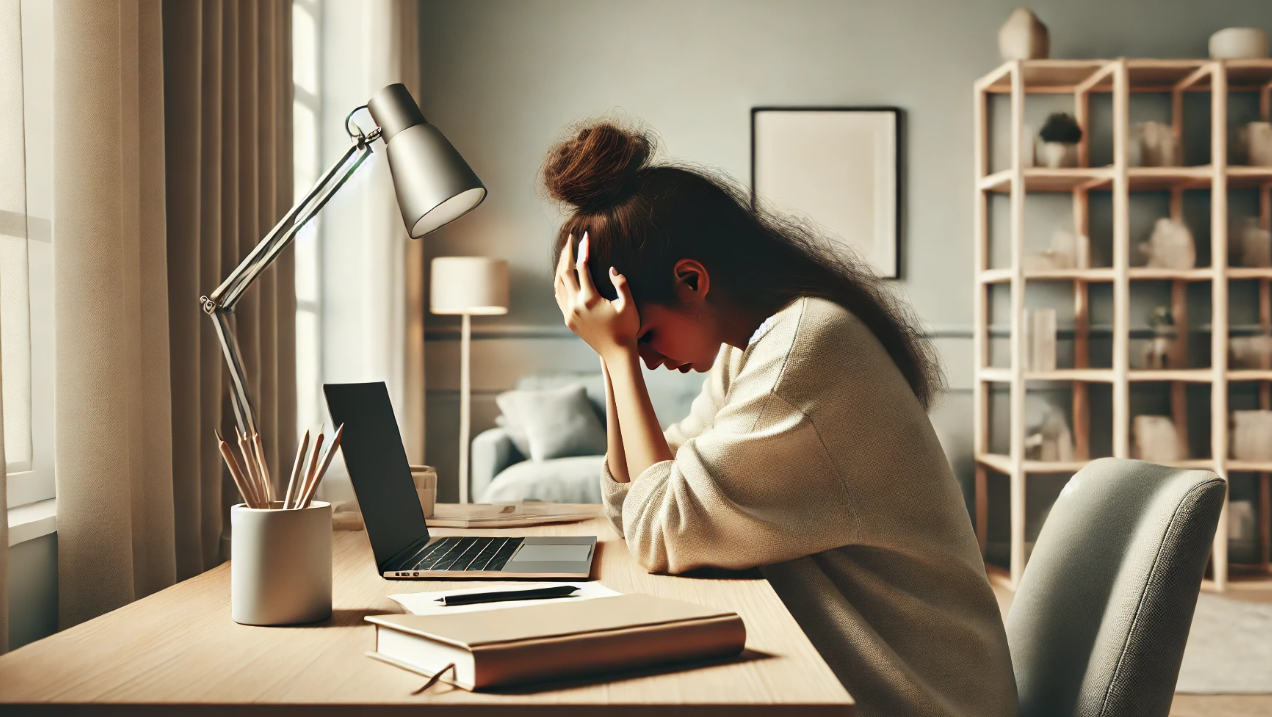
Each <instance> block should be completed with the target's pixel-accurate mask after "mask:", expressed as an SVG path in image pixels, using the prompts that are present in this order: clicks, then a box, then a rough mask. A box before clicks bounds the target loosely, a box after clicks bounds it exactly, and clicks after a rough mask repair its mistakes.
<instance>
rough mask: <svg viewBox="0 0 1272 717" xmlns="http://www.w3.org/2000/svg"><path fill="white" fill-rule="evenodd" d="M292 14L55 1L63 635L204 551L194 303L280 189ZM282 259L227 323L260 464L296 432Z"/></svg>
mask: <svg viewBox="0 0 1272 717" xmlns="http://www.w3.org/2000/svg"><path fill="white" fill-rule="evenodd" d="M290 8H291V5H290V2H287V1H286V0H263V1H261V2H254V1H252V0H228V1H227V2H224V3H221V2H211V1H209V2H202V3H200V2H193V1H179V0H174V1H171V2H161V0H61V1H60V2H58V3H57V5H56V6H55V10H54V35H55V50H54V53H55V54H54V77H55V82H54V84H55V90H54V113H53V116H54V125H55V127H54V129H55V136H56V137H57V142H56V144H55V148H54V171H55V177H56V180H55V187H54V240H53V246H54V249H53V272H54V282H55V286H54V306H55V315H56V329H55V341H56V345H57V367H56V377H57V387H58V390H57V399H56V403H55V412H56V427H55V430H56V433H57V448H56V464H57V493H58V583H59V584H58V592H59V603H60V606H59V611H60V622H61V626H62V627H63V628H65V627H68V626H70V625H73V624H76V623H78V622H81V621H83V620H86V619H89V618H91V617H94V616H96V615H99V614H101V613H103V612H106V611H108V610H111V609H113V608H115V607H118V606H120V605H123V604H125V603H127V602H130V601H131V600H134V599H136V598H138V597H141V596H144V595H146V594H149V593H151V592H154V591H156V590H159V589H161V588H163V587H165V586H167V585H170V584H172V582H173V581H174V580H176V579H178V578H184V577H188V576H190V575H194V574H197V573H199V572H201V571H202V570H205V569H207V568H208V567H211V566H212V565H215V564H216V563H217V562H219V561H220V560H221V557H222V550H221V548H220V536H221V533H222V528H223V526H224V523H225V520H224V518H225V515H226V506H227V505H228V504H229V503H231V502H233V501H234V494H233V489H232V488H228V489H227V486H226V481H225V479H224V477H223V475H222V470H221V468H220V464H219V462H218V459H217V454H216V449H215V445H214V437H213V435H212V430H213V429H214V428H216V427H218V426H219V427H228V425H229V419H230V416H231V415H232V412H231V411H230V410H229V409H228V404H227V402H226V398H225V394H224V390H223V388H222V386H221V375H222V371H223V368H222V359H221V357H220V355H219V350H218V349H217V348H216V339H215V336H214V335H213V333H212V331H211V327H210V325H209V321H208V319H207V318H206V317H204V316H203V314H202V311H201V310H200V308H199V304H198V298H199V296H200V295H201V294H204V293H207V292H209V291H211V290H212V289H213V288H215V287H216V285H217V284H219V283H220V281H221V279H222V278H223V276H224V274H225V273H227V272H228V271H229V270H230V269H231V268H232V267H233V266H235V265H236V264H237V262H238V261H239V260H240V259H241V258H242V257H243V256H245V255H246V254H247V252H248V251H249V250H250V249H251V248H252V247H253V246H254V245H255V244H256V242H257V241H258V240H259V239H260V237H261V235H262V234H264V233H265V232H266V231H267V230H268V229H269V227H271V226H272V225H273V223H274V221H275V220H276V219H277V217H279V216H281V215H282V213H283V212H284V211H285V210H286V208H287V207H289V206H290V204H291V191H292V189H291V181H290V179H291V145H290V141H291V117H290V99H291V92H290V86H291V85H290V83H291V72H290V63H289V58H290V47H291V32H290ZM169 195H170V196H169ZM284 256H285V257H286V258H284V259H282V260H280V261H279V262H277V263H276V265H275V268H274V269H272V270H271V272H270V274H269V275H267V276H265V277H263V278H262V280H261V281H259V282H258V283H257V284H256V285H255V286H253V287H252V289H251V290H250V291H249V293H248V294H247V298H246V299H245V300H244V301H243V302H242V303H241V304H240V305H239V309H238V313H237V317H236V321H237V327H236V329H237V334H238V337H239V341H240V345H241V348H242V349H243V353H244V359H245V362H246V364H247V370H248V374H249V377H250V379H251V381H252V384H253V385H252V392H253V395H254V396H255V398H256V402H257V410H258V413H259V414H260V423H261V426H262V432H263V437H264V440H265V442H266V445H267V453H268V454H269V460H270V463H271V467H272V468H273V473H274V475H276V476H277V475H279V474H280V471H279V470H278V466H279V465H281V463H283V462H285V460H289V459H290V456H291V455H292V452H293V451H294V448H295V440H296V436H295V424H296V419H295V368H294V366H295V356H294V348H293V347H294V345H295V341H294V317H295V298H294V296H295V294H294V290H293V285H292V279H293V267H292V265H291V262H290V254H289V253H287V254H285V255H284ZM280 456H285V457H286V459H280Z"/></svg>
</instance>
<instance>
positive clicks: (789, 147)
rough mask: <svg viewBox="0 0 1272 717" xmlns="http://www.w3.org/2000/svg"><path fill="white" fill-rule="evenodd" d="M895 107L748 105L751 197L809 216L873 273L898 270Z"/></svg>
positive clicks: (783, 210) (779, 209)
mask: <svg viewBox="0 0 1272 717" xmlns="http://www.w3.org/2000/svg"><path fill="white" fill-rule="evenodd" d="M900 142H901V110H900V109H897V108H895V107H756V108H754V109H752V110H751V201H752V203H753V204H754V203H755V202H757V201H758V202H760V203H761V204H763V205H764V206H766V207H768V208H769V209H771V210H773V211H776V212H781V213H790V214H794V215H797V216H801V217H803V218H806V219H810V220H812V221H813V222H814V223H815V224H817V225H818V226H820V227H821V228H822V229H824V230H825V231H826V233H827V234H828V236H829V237H830V238H832V239H834V240H837V241H841V242H843V243H844V244H845V245H847V246H848V247H850V248H851V249H852V250H853V251H854V252H855V253H856V254H857V256H859V257H861V258H863V259H865V260H866V261H867V262H868V263H869V264H870V265H871V266H873V267H874V269H875V272H876V273H877V274H878V275H879V276H883V277H888V278H897V277H898V276H899V275H900V271H899V270H900V244H901V241H900V233H901V149H900Z"/></svg>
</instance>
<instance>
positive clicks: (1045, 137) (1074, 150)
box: [1038, 112, 1082, 169]
mask: <svg viewBox="0 0 1272 717" xmlns="http://www.w3.org/2000/svg"><path fill="white" fill-rule="evenodd" d="M1038 138H1039V139H1041V140H1042V152H1041V153H1042V157H1041V159H1042V165H1043V166H1044V167H1050V168H1052V169H1055V168H1057V167H1076V166H1078V142H1079V141H1080V140H1081V139H1082V128H1081V127H1079V126H1078V121H1077V120H1076V119H1074V118H1073V115H1071V114H1068V113H1066V112H1053V113H1051V115H1050V116H1048V117H1047V123H1046V124H1044V125H1043V126H1042V130H1041V131H1039V132H1038Z"/></svg>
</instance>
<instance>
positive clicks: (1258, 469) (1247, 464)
mask: <svg viewBox="0 0 1272 717" xmlns="http://www.w3.org/2000/svg"><path fill="white" fill-rule="evenodd" d="M1226 466H1227V468H1228V472H1229V473H1272V462H1268V461H1234V460H1229V461H1228V462H1227V464H1226Z"/></svg>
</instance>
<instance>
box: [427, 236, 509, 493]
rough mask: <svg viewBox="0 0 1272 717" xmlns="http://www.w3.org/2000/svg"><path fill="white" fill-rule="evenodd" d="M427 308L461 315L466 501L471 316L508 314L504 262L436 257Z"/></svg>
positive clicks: (465, 487)
mask: <svg viewBox="0 0 1272 717" xmlns="http://www.w3.org/2000/svg"><path fill="white" fill-rule="evenodd" d="M429 284H430V286H429V310H430V311H432V312H433V313H434V314H452V315H454V314H459V315H460V316H462V317H463V322H462V330H461V332H460V345H459V354H460V358H459V362H460V369H459V502H460V503H467V502H468V432H469V429H470V427H471V426H470V424H471V422H472V397H471V393H472V391H471V389H472V386H471V380H470V378H469V376H470V370H469V369H470V365H471V363H472V361H471V355H472V351H471V345H472V317H473V316H474V315H476V316H497V315H499V314H506V313H508V262H506V261H502V260H496V259H488V258H486V257H484V256H440V257H437V258H436V259H434V260H433V264H432V267H431V269H430V271H429Z"/></svg>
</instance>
